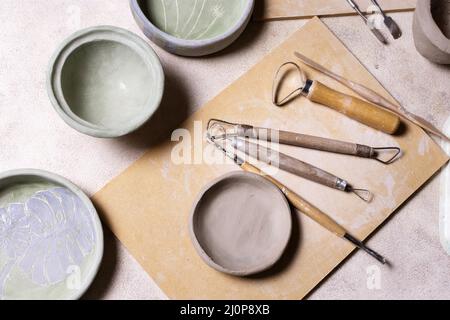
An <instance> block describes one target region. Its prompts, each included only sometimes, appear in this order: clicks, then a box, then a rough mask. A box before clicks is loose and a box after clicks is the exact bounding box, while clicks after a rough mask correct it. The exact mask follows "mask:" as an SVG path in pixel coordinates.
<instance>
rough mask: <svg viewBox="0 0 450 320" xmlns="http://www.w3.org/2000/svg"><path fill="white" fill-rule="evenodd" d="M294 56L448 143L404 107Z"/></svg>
mask: <svg viewBox="0 0 450 320" xmlns="http://www.w3.org/2000/svg"><path fill="white" fill-rule="evenodd" d="M294 54H295V56H296V57H297V58H299V59H300V60H301V61H302V62H303V63H304V64H306V65H308V66H310V67H311V68H313V69H315V70H317V71H319V72H322V73H323V74H325V75H327V76H328V77H330V78H332V79H334V80H336V81H337V82H339V83H341V84H343V85H344V86H346V87H348V88H349V89H351V90H353V91H354V92H356V93H357V94H359V95H360V96H361V97H363V98H364V99H366V100H368V101H370V102H372V103H374V104H376V105H379V106H381V107H383V108H386V109H388V110H389V111H391V112H393V113H395V114H397V115H398V116H400V117H402V118H403V119H406V120H409V121H411V122H412V123H414V124H416V125H418V126H419V127H421V128H422V129H424V130H425V131H427V132H429V133H431V134H434V135H436V136H438V137H440V138H442V139H445V140H447V141H450V139H449V137H448V136H447V135H446V134H445V133H443V132H442V131H440V130H439V129H438V128H436V127H435V126H434V125H432V124H431V123H429V122H428V121H426V120H425V119H423V118H421V117H419V116H417V115H415V114H413V113H411V112H409V111H408V110H406V109H405V108H404V107H402V106H400V104H398V105H395V104H393V103H391V102H390V101H389V100H387V99H385V98H384V97H382V96H381V95H379V94H378V93H376V92H375V91H373V90H372V89H369V88H367V87H365V86H363V85H361V84H359V83H357V82H354V81H350V80H348V79H346V78H344V77H342V76H340V75H337V74H336V73H334V72H332V71H330V70H328V69H327V68H325V67H324V66H322V65H320V64H318V63H316V62H314V61H313V60H311V59H309V58H308V57H306V56H304V55H303V54H301V53H299V52H295V53H294Z"/></svg>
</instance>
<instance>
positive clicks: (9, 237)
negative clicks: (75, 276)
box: [0, 187, 96, 299]
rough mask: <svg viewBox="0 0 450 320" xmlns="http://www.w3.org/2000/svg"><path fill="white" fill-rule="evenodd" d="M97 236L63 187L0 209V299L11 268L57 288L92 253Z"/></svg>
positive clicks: (88, 217)
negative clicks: (4, 260)
mask: <svg viewBox="0 0 450 320" xmlns="http://www.w3.org/2000/svg"><path fill="white" fill-rule="evenodd" d="M95 242H96V234H95V229H94V224H93V221H92V218H91V214H90V212H89V209H88V208H87V207H86V206H85V205H84V203H83V202H82V200H81V199H80V198H79V197H78V196H76V195H75V194H74V193H73V192H71V191H70V190H68V189H66V188H59V187H58V188H53V189H50V190H45V191H40V192H37V193H35V194H34V195H33V196H31V197H30V198H29V199H28V200H26V201H25V203H13V204H9V205H8V206H7V207H5V208H0V251H1V252H2V253H3V254H4V255H5V256H6V257H7V259H8V262H7V263H6V264H5V265H4V267H3V268H0V299H1V298H2V297H3V294H4V288H5V284H6V282H7V280H8V277H9V275H10V273H11V272H12V271H13V269H14V268H15V267H18V268H20V269H21V270H22V271H23V272H24V273H25V274H26V275H27V277H28V278H29V279H30V280H31V281H32V283H34V284H35V285H39V286H42V287H47V286H51V285H55V284H58V283H61V282H62V281H64V280H65V279H66V277H67V276H68V273H67V271H68V269H69V268H70V267H72V266H78V267H81V265H82V263H83V261H84V258H85V257H86V256H88V255H89V254H90V253H91V252H93V250H94V246H95Z"/></svg>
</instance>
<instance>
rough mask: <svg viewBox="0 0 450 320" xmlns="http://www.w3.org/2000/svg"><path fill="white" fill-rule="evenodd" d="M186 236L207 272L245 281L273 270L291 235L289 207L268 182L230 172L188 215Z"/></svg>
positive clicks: (205, 191)
mask: <svg viewBox="0 0 450 320" xmlns="http://www.w3.org/2000/svg"><path fill="white" fill-rule="evenodd" d="M189 234H190V237H191V240H192V243H193V245H194V248H195V249H196V251H197V253H198V254H199V256H200V257H201V258H202V259H203V261H204V262H205V263H206V264H207V265H209V266H210V267H212V268H214V269H216V270H217V271H220V272H223V273H227V274H230V275H233V276H249V275H253V274H258V273H261V272H263V271H265V270H268V269H270V268H271V267H273V266H274V265H275V264H276V263H277V262H278V261H279V260H280V258H281V256H282V255H283V253H284V251H285V249H286V247H287V245H288V243H289V240H290V238H291V234H292V216H291V208H290V205H289V203H288V201H287V199H286V197H285V196H284V194H283V193H282V192H281V191H280V189H278V188H277V187H276V186H275V185H274V184H272V183H271V182H269V181H268V180H267V179H265V178H263V177H261V176H259V175H256V174H253V173H248V172H245V171H234V172H231V173H228V174H225V175H224V176H222V177H219V178H217V179H216V180H214V181H212V182H211V183H209V184H208V185H207V186H205V187H204V188H203V190H202V191H201V192H200V194H199V196H198V197H197V199H196V200H195V201H194V205H193V207H192V210H191V216H190V220H189Z"/></svg>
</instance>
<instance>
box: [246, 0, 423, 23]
mask: <svg viewBox="0 0 450 320" xmlns="http://www.w3.org/2000/svg"><path fill="white" fill-rule="evenodd" d="M416 1H417V0H380V4H381V5H382V6H383V9H384V11H385V12H398V11H413V10H414V8H415V7H416ZM421 1H422V0H421ZM419 2H420V1H419ZM358 3H359V4H360V8H364V9H365V8H368V9H369V8H370V7H369V6H370V1H369V0H358ZM354 14H356V12H355V10H353V9H352V8H351V7H350V6H349V5H348V4H347V3H346V2H345V1H342V0H295V1H286V0H258V1H256V9H255V15H254V19H255V20H257V21H261V20H262V21H265V20H287V19H309V18H311V17H314V16H319V17H327V16H332V17H336V16H348V15H354Z"/></svg>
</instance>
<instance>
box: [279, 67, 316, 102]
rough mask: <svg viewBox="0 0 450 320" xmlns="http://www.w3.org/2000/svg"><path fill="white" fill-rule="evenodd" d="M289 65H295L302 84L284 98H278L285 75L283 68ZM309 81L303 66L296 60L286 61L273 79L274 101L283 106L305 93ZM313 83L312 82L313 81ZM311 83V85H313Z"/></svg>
mask: <svg viewBox="0 0 450 320" xmlns="http://www.w3.org/2000/svg"><path fill="white" fill-rule="evenodd" d="M287 66H293V67H294V68H295V70H296V71H297V74H298V75H299V76H300V81H301V84H300V86H299V87H298V88H296V89H294V90H293V91H292V92H290V93H289V94H288V95H287V96H285V97H284V98H282V99H281V100H278V93H279V89H280V85H281V82H282V80H283V77H282V76H281V73H282V71H283V69H284V68H285V67H287ZM286 74H287V73H283V76H285V75H286ZM307 83H308V79H307V77H306V73H305V72H304V71H303V70H302V68H301V67H300V66H299V65H298V64H296V63H295V62H291V61H289V62H285V63H283V64H282V65H281V66H280V67H279V68H278V70H277V72H276V73H275V77H274V79H273V83H272V103H273V104H274V105H276V106H277V107H282V106H284V105H285V104H287V103H288V102H290V101H292V100H294V99H295V98H297V97H299V96H301V95H302V94H305V92H304V88H305V86H306V84H307ZM311 84H312V82H311ZM311 84H310V85H309V86H311Z"/></svg>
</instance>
